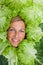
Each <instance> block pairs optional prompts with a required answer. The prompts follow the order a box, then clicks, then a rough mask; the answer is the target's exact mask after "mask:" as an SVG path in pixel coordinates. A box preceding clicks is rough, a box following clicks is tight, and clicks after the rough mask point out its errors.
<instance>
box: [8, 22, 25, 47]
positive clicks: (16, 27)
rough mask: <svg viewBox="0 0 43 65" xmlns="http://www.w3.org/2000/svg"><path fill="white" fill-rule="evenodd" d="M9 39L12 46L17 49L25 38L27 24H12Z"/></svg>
mask: <svg viewBox="0 0 43 65" xmlns="http://www.w3.org/2000/svg"><path fill="white" fill-rule="evenodd" d="M7 37H8V39H9V41H10V43H11V45H12V46H14V47H17V46H18V44H19V43H20V42H21V41H22V40H23V39H24V38H25V24H24V22H23V21H16V22H12V23H11V24H10V27H9V30H8V33H7Z"/></svg>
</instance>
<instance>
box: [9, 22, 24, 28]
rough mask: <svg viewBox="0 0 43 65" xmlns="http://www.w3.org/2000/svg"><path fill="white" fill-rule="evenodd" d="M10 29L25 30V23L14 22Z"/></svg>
mask: <svg viewBox="0 0 43 65" xmlns="http://www.w3.org/2000/svg"><path fill="white" fill-rule="evenodd" d="M10 27H14V28H25V23H24V21H16V22H15V21H14V22H11V24H10Z"/></svg>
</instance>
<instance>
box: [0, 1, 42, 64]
mask: <svg viewBox="0 0 43 65" xmlns="http://www.w3.org/2000/svg"><path fill="white" fill-rule="evenodd" d="M17 15H19V16H20V17H21V18H22V19H23V20H24V22H25V24H26V40H27V41H28V42H27V41H26V40H23V41H22V42H21V43H22V44H20V45H19V47H18V48H17V49H16V48H13V47H12V46H11V45H10V43H9V41H8V40H7V39H6V37H7V29H8V28H9V25H10V21H11V19H12V17H15V16H17ZM25 48H26V49H25ZM12 49H13V51H12ZM27 49H28V50H27ZM30 50H31V52H30ZM32 51H34V53H33V54H32ZM35 51H37V53H36V52H35ZM28 52H29V53H28ZM11 53H13V54H11ZM0 54H3V55H4V56H5V57H7V58H8V62H9V64H10V63H11V65H19V64H20V65H28V64H29V65H43V0H0ZM31 54H32V57H31ZM27 56H28V57H29V58H28V57H27ZM35 57H36V58H35ZM27 58H28V60H27V61H26V60H25V59H27ZM10 59H11V60H10ZM14 60H15V61H14ZM34 60H35V62H34ZM10 61H12V62H10ZM18 61H19V62H18Z"/></svg>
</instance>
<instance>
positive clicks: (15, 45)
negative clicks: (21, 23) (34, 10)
mask: <svg viewBox="0 0 43 65" xmlns="http://www.w3.org/2000/svg"><path fill="white" fill-rule="evenodd" d="M18 44H19V43H11V45H12V46H13V47H18Z"/></svg>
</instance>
